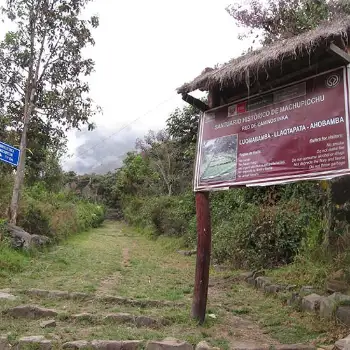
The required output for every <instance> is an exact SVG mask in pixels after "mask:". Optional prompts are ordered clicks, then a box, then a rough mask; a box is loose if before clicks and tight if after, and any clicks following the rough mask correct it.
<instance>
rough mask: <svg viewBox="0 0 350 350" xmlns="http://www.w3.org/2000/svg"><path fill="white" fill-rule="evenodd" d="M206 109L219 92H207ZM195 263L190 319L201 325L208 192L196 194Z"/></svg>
mask: <svg viewBox="0 0 350 350" xmlns="http://www.w3.org/2000/svg"><path fill="white" fill-rule="evenodd" d="M208 105H209V106H208V107H209V108H214V107H218V106H219V105H220V90H219V89H215V90H209V94H208ZM196 216H197V261H196V273H195V282H194V293H193V302H192V317H193V318H194V319H196V320H198V321H199V323H200V324H202V323H203V322H204V320H205V312H206V309H207V299H208V287H209V268H210V255H211V219H210V201H209V192H207V191H203V192H196Z"/></svg>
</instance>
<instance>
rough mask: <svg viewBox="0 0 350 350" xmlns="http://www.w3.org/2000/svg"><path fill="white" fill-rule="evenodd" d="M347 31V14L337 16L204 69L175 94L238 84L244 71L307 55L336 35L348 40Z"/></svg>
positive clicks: (348, 17)
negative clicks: (295, 34)
mask: <svg viewBox="0 0 350 350" xmlns="http://www.w3.org/2000/svg"><path fill="white" fill-rule="evenodd" d="M349 32H350V16H343V17H338V19H337V20H333V21H332V22H326V23H323V24H321V25H320V26H318V27H317V28H316V29H313V30H311V31H308V32H305V33H303V34H301V35H297V36H294V37H291V38H290V39H285V40H281V41H278V42H275V43H274V44H272V45H270V46H266V47H264V48H262V49H259V50H256V51H253V52H251V53H248V54H246V55H243V56H241V57H239V58H235V59H232V60H231V61H229V62H228V63H225V64H223V65H222V66H220V67H219V68H216V69H208V68H207V69H206V70H205V71H203V72H202V74H201V75H199V76H198V77H197V78H195V79H194V80H193V81H192V82H190V83H186V84H184V85H182V86H181V87H180V88H178V89H177V91H178V93H189V92H191V91H194V90H197V89H200V90H203V91H207V90H209V87H216V86H220V87H221V88H222V87H224V86H228V85H231V86H232V85H233V86H235V85H238V84H241V83H243V82H244V81H245V79H246V77H247V73H248V72H249V73H250V75H252V74H254V73H256V72H258V71H260V70H261V69H266V70H267V69H269V68H273V66H277V65H280V64H281V61H283V60H285V59H286V58H291V57H294V58H297V57H299V56H301V55H303V54H304V53H305V54H310V53H312V52H313V51H315V50H316V49H317V48H318V47H320V46H324V44H328V43H330V42H332V41H333V40H335V39H337V38H341V37H342V38H343V39H344V40H345V42H347V39H348V34H349Z"/></svg>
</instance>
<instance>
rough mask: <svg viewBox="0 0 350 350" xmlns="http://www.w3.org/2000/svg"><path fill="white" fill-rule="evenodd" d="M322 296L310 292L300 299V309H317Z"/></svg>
mask: <svg viewBox="0 0 350 350" xmlns="http://www.w3.org/2000/svg"><path fill="white" fill-rule="evenodd" d="M321 299H322V297H321V296H320V295H318V294H315V293H313V294H310V295H308V296H306V297H304V298H303V299H302V301H301V309H302V310H303V311H318V310H319V309H320V302H321Z"/></svg>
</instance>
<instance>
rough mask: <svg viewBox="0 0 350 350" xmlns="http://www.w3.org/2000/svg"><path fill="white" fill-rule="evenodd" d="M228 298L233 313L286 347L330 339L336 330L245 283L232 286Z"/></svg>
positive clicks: (330, 325) (328, 324)
mask: <svg viewBox="0 0 350 350" xmlns="http://www.w3.org/2000/svg"><path fill="white" fill-rule="evenodd" d="M227 296H228V298H230V300H231V302H232V305H234V307H232V310H231V311H232V313H233V314H235V315H246V316H247V317H249V318H250V319H252V320H253V321H255V322H257V323H258V324H259V325H260V326H261V327H263V328H264V329H265V331H266V332H267V333H268V334H269V335H271V336H272V337H273V338H274V339H277V340H278V341H279V342H281V343H283V344H292V343H309V342H311V341H313V340H315V339H317V338H323V337H327V335H330V334H329V332H330V329H331V328H333V327H334V325H332V324H330V323H328V322H322V321H321V320H319V319H317V318H316V317H315V316H314V315H310V314H307V313H300V312H297V311H295V310H294V309H293V308H292V307H289V306H287V305H284V303H283V302H282V301H281V300H280V299H279V298H278V297H276V296H269V295H266V294H264V293H262V292H261V291H258V290H255V289H254V288H252V287H250V286H248V285H245V284H238V285H234V286H232V288H231V290H230V291H229V292H228V293H227Z"/></svg>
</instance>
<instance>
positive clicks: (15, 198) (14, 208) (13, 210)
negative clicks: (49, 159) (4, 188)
mask: <svg viewBox="0 0 350 350" xmlns="http://www.w3.org/2000/svg"><path fill="white" fill-rule="evenodd" d="M28 119H29V118H28ZM28 124H29V120H28V121H27V122H25V123H24V126H23V131H22V136H21V144H20V147H19V149H20V151H21V156H20V160H19V164H18V167H17V171H16V176H15V183H14V186H13V191H12V199H11V206H10V223H11V224H14V225H16V223H17V214H18V203H19V198H20V192H21V188H22V185H23V181H24V172H25V164H26V149H27V131H28Z"/></svg>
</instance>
